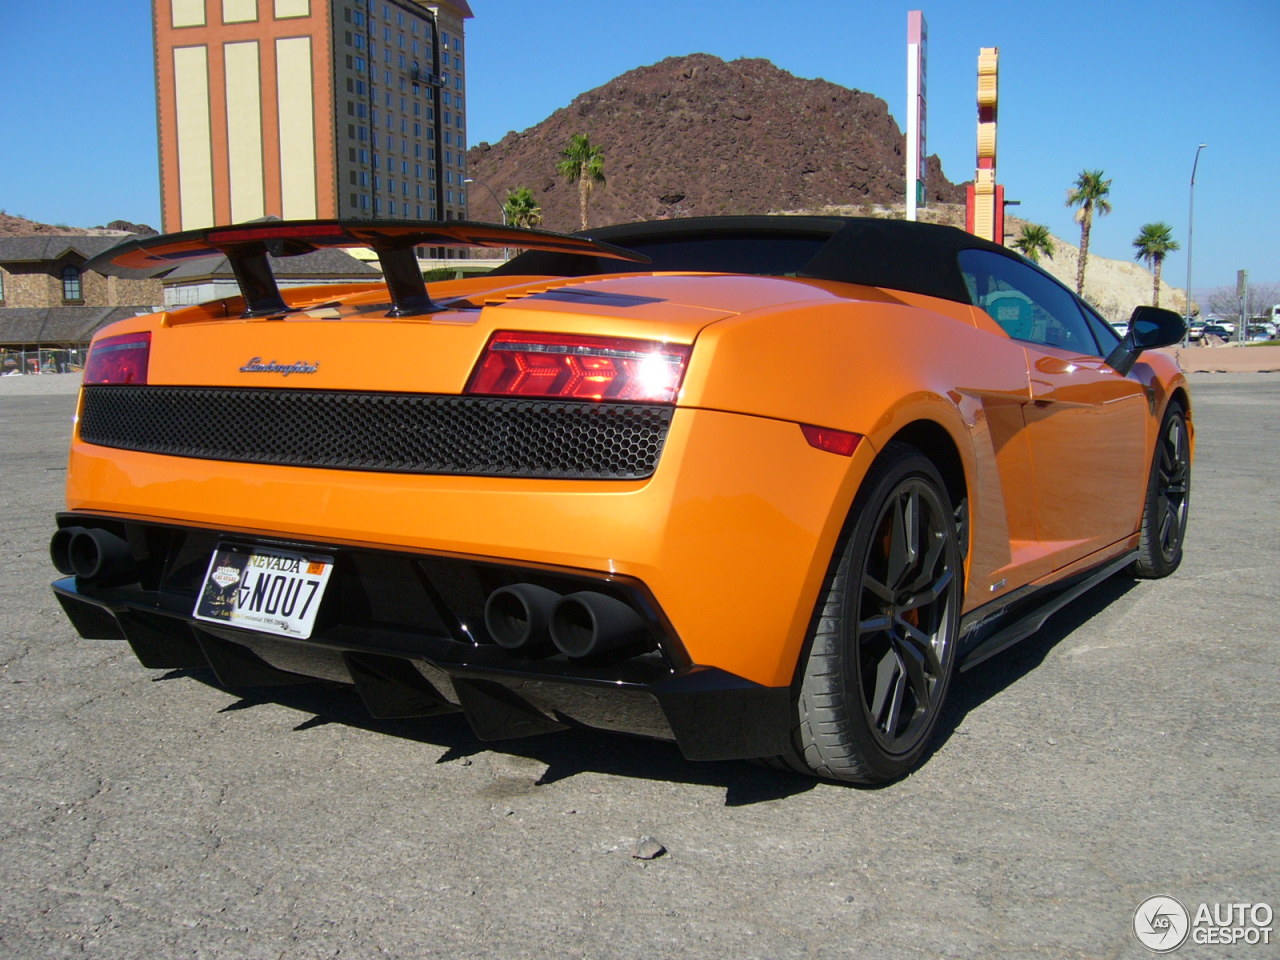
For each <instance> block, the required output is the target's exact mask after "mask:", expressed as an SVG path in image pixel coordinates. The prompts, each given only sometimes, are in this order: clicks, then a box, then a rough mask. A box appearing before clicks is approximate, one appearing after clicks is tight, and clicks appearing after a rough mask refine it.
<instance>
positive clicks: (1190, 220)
mask: <svg viewBox="0 0 1280 960" xmlns="http://www.w3.org/2000/svg"><path fill="white" fill-rule="evenodd" d="M1207 146H1208V144H1207V143H1202V144H1200V146H1198V147H1196V158H1195V160H1194V161H1192V163H1191V200H1190V206H1189V208H1188V210H1187V300H1186V307H1187V310H1186V313H1187V332H1186V333H1184V334H1183V335H1182V345H1183V346H1184V347H1185V346H1186V345H1187V342H1188V340H1189V338H1190V336H1191V243H1192V241H1193V239H1194V237H1195V234H1194V232H1193V231H1194V228H1195V216H1196V167H1198V166H1199V165H1200V151H1201V150H1203V149H1204V148H1205V147H1207Z"/></svg>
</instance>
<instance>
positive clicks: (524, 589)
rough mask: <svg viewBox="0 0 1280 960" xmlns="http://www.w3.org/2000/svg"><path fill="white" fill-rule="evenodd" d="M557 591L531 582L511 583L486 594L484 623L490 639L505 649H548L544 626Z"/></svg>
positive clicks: (547, 621) (549, 618)
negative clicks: (487, 596)
mask: <svg viewBox="0 0 1280 960" xmlns="http://www.w3.org/2000/svg"><path fill="white" fill-rule="evenodd" d="M559 599H560V594H558V593H556V592H555V591H554V590H548V589H547V588H546V587H539V586H535V585H534V584H532V583H514V584H512V585H510V586H507V587H499V588H498V589H497V590H495V591H493V593H491V594H489V599H488V600H486V601H485V604H484V625H485V627H487V628H488V630H489V636H490V637H492V638H493V642H494V643H496V644H497V645H498V646H500V647H502V648H503V649H506V650H521V651H523V652H525V653H535V652H537V651H539V650H546V649H549V648H550V646H551V637H550V635H549V634H548V633H547V627H548V625H549V623H550V621H551V612H552V611H553V610H554V609H555V606H556V602H557V601H558V600H559Z"/></svg>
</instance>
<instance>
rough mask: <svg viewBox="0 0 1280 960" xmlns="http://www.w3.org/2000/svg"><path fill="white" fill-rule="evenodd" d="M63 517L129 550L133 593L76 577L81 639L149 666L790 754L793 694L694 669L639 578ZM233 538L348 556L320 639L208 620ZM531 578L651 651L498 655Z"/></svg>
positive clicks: (72, 582)
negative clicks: (214, 578) (639, 635)
mask: <svg viewBox="0 0 1280 960" xmlns="http://www.w3.org/2000/svg"><path fill="white" fill-rule="evenodd" d="M59 522H60V523H61V524H62V525H64V526H66V525H71V524H74V525H78V526H84V525H88V526H98V527H101V528H103V529H106V530H109V531H111V532H112V533H114V534H115V535H117V536H120V537H122V538H123V539H125V540H127V542H128V543H129V544H130V547H131V548H132V551H133V554H134V560H135V564H136V578H135V579H134V580H133V582H130V583H126V584H120V585H110V584H95V583H90V582H86V581H84V580H80V579H78V578H75V577H67V578H65V579H62V580H58V581H56V582H55V583H54V584H53V591H54V594H55V596H56V597H57V599H58V601H59V602H60V603H61V605H62V607H63V609H64V611H65V612H66V614H67V616H68V618H69V619H70V620H71V622H72V624H73V625H74V627H75V628H76V630H77V632H78V633H79V634H80V635H81V636H82V637H85V638H86V639H104V640H111V639H119V640H125V641H127V642H128V643H129V645H130V646H131V647H132V649H133V652H134V653H135V655H136V656H137V658H138V660H139V661H140V662H141V663H142V665H143V666H146V667H150V668H158V669H206V668H207V669H211V670H212V671H213V672H214V674H215V675H216V677H217V679H218V681H219V682H220V683H222V684H224V685H226V686H228V687H239V686H270V685H281V684H290V683H298V682H303V681H306V680H308V679H322V680H327V681H335V682H339V683H344V684H350V685H352V686H354V688H355V689H356V691H357V692H358V693H359V695H360V697H361V698H362V700H363V701H364V704H365V706H366V707H367V708H368V709H369V712H370V713H371V714H372V715H373V716H374V717H378V718H392V717H422V716H431V715H435V714H441V713H450V712H459V711H460V712H462V713H463V714H464V715H465V716H466V718H467V720H468V722H469V723H470V725H471V727H472V729H473V730H474V731H475V733H476V735H477V736H478V737H480V738H481V739H486V740H496V739H506V738H510V737H519V736H527V735H531V734H538V733H545V732H550V731H552V730H557V729H563V728H564V727H565V726H566V725H567V723H568V722H574V723H580V724H583V725H586V726H590V727H595V728H599V729H604V730H614V731H619V732H626V733H634V734H640V735H644V736H650V737H657V738H661V739H668V740H674V741H675V742H676V743H677V744H678V745H679V747H680V749H681V751H682V752H683V753H684V754H685V756H686V757H688V758H689V759H691V760H717V759H738V758H748V757H762V756H772V755H776V754H779V753H782V752H784V750H785V749H786V746H787V738H788V737H789V730H790V726H791V694H790V689H789V688H788V687H771V686H763V685H761V684H758V683H754V682H752V681H750V680H747V679H744V678H742V677H740V676H737V675H734V674H732V673H730V672H727V671H725V670H722V669H719V668H716V667H709V666H704V665H699V664H696V663H693V662H690V658H689V656H688V654H687V653H686V651H685V649H684V647H683V646H682V645H681V643H680V640H679V638H678V637H677V636H676V634H675V631H674V630H673V629H672V628H671V626H670V624H669V622H668V621H667V619H666V617H665V616H664V614H663V612H662V610H661V609H659V608H658V605H657V603H656V602H655V601H654V599H653V597H652V596H651V595H650V593H649V592H648V590H647V589H646V588H645V586H644V585H643V584H642V583H640V582H638V581H634V580H629V579H627V578H621V577H617V576H604V575H591V574H589V573H584V572H583V571H581V570H573V569H564V568H554V567H548V566H533V565H520V564H512V563H509V562H498V561H490V560H485V559H477V558H472V557H465V556H457V555H442V554H432V553H425V552H399V551H391V550H386V549H381V548H378V547H375V546H368V545H362V544H352V543H314V542H308V543H299V542H296V541H292V540H291V541H288V542H287V544H286V543H285V542H283V541H281V540H280V539H279V538H278V537H274V538H265V537H262V536H261V535H258V536H254V535H253V534H251V533H247V532H227V531H219V530H215V529H206V528H201V527H190V526H181V525H172V524H160V523H155V522H153V521H146V520H141V519H122V518H120V517H104V516H96V517H95V516H93V515H87V514H82V513H75V514H63V515H62V516H60V517H59ZM225 541H235V542H241V543H243V542H246V541H257V542H271V543H273V544H275V545H277V546H286V545H287V546H290V547H295V548H305V549H308V550H316V551H323V552H325V553H327V554H329V555H331V556H333V558H334V575H333V579H332V580H331V582H330V584H329V588H328V590H327V592H326V594H325V599H324V603H323V606H322V608H321V615H320V618H319V619H318V621H317V624H316V628H315V630H314V631H313V633H312V635H311V636H310V637H309V638H308V639H306V640H298V639H294V638H285V637H278V636H274V635H270V634H264V633H258V632H256V631H252V630H245V629H240V628H238V627H234V626H229V625H222V624H216V623H210V622H207V621H203V620H197V619H195V618H194V616H193V615H192V612H193V610H194V607H195V603H196V600H197V597H198V595H199V591H200V586H201V581H202V578H203V575H204V572H205V567H206V566H207V563H208V558H209V556H210V555H211V552H212V551H213V549H214V548H215V547H216V546H217V545H218V544H219V543H220V542H225ZM525 582H532V583H537V584H539V585H542V586H545V587H547V588H548V589H552V590H555V591H556V592H559V593H562V594H563V593H570V592H574V591H575V590H584V589H590V590H594V591H597V592H602V593H605V594H606V595H608V596H611V597H614V598H616V599H618V600H621V601H622V602H624V603H626V604H627V605H629V606H631V607H632V609H634V610H635V611H637V612H638V613H639V614H641V615H642V616H643V617H644V619H645V621H646V624H647V632H648V641H647V642H646V643H645V645H644V646H645V649H643V650H638V651H636V652H634V653H632V654H631V655H628V656H620V657H618V658H616V659H614V660H613V661H610V662H600V661H590V660H577V659H573V658H570V657H566V656H565V655H563V654H560V653H552V654H550V655H548V654H545V653H543V654H538V655H531V654H528V653H522V652H520V651H510V650H507V649H504V648H502V647H500V646H498V645H496V644H494V643H493V642H491V640H490V638H489V637H488V636H487V633H486V632H485V628H484V616H483V608H484V600H485V598H486V597H487V596H488V595H489V594H490V593H491V592H492V591H493V590H495V589H497V588H498V587H501V586H507V585H510V584H513V583H525Z"/></svg>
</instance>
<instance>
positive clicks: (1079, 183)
mask: <svg viewBox="0 0 1280 960" xmlns="http://www.w3.org/2000/svg"><path fill="white" fill-rule="evenodd" d="M1110 194H1111V181H1110V180H1104V179H1103V178H1102V171H1101V170H1081V171H1080V176H1078V177H1076V184H1075V186H1074V187H1072V188H1071V189H1070V190H1068V191H1067V206H1068V207H1079V208H1080V209H1079V210H1077V211H1076V220H1078V221H1079V222H1080V265H1079V266H1078V267H1077V268H1076V293H1077V294H1079V295H1080V296H1082V297H1083V296H1084V267H1085V263H1086V262H1088V260H1089V230H1090V229H1091V228H1092V227H1093V215H1094V213H1095V212H1096V213H1097V214H1098V216H1100V217H1102V216H1106V215H1107V214H1108V213H1110V212H1111V201H1110V200H1108V199H1107V197H1108V196H1109V195H1110Z"/></svg>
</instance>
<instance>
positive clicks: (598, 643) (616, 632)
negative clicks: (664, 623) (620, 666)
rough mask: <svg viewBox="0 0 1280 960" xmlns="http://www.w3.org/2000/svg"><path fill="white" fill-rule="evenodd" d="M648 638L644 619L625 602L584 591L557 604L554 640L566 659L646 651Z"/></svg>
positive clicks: (554, 616)
mask: <svg viewBox="0 0 1280 960" xmlns="http://www.w3.org/2000/svg"><path fill="white" fill-rule="evenodd" d="M647 638H648V630H647V627H646V624H645V621H644V618H643V617H641V616H640V614H638V613H636V612H635V611H634V610H632V609H631V608H630V607H629V606H627V605H626V604H625V603H623V602H622V601H621V600H615V599H614V598H613V597H607V596H605V595H604V594H603V593H594V592H592V591H589V590H584V591H582V592H580V593H571V594H569V595H568V596H567V597H564V598H563V599H561V601H560V602H559V603H558V604H556V608H555V612H554V613H553V614H552V615H551V639H552V640H553V641H554V642H555V645H556V648H557V649H558V650H559V651H560V652H561V653H563V654H565V655H566V656H570V657H591V656H596V655H599V654H604V653H616V652H618V651H620V650H626V649H629V648H631V647H643V646H644V643H645V641H646V640H647Z"/></svg>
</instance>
